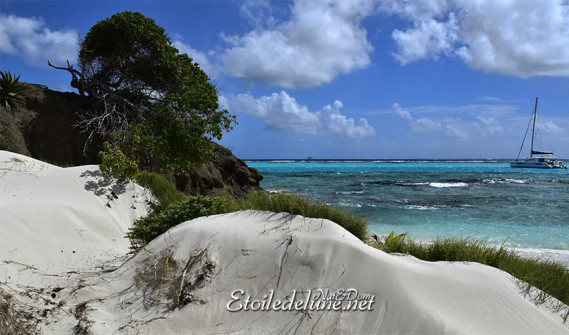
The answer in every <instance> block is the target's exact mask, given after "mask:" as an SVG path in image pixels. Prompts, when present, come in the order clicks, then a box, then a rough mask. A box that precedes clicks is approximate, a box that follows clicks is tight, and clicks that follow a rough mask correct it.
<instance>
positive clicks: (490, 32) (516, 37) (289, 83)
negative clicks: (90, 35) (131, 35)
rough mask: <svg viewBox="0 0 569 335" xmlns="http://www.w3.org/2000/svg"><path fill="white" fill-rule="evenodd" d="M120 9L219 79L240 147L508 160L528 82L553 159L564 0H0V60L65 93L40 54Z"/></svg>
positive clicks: (567, 53) (232, 140) (563, 140)
mask: <svg viewBox="0 0 569 335" xmlns="http://www.w3.org/2000/svg"><path fill="white" fill-rule="evenodd" d="M125 10H131V11H139V12H141V13H142V14H144V15H146V16H148V17H150V18H152V19H154V20H155V21H156V23H157V24H158V25H160V26H162V27H164V28H165V29H166V33H167V34H168V35H169V36H170V38H171V40H172V41H173V42H174V44H175V45H176V47H177V48H178V49H179V50H180V52H183V53H188V54H189V55H190V57H192V58H193V59H194V60H195V61H197V62H198V63H199V64H200V66H201V67H202V68H203V69H204V70H205V71H206V73H207V74H208V75H209V76H210V77H211V78H212V81H213V82H214V83H215V84H216V85H217V86H218V87H219V89H220V100H221V102H222V103H223V105H224V106H225V107H226V108H227V109H228V110H229V111H230V112H231V113H232V114H235V115H236V116H237V120H238V122H239V124H238V126H237V127H236V128H235V129H234V130H233V131H232V132H230V133H227V134H225V135H224V138H223V140H222V141H221V144H223V145H225V146H227V147H229V148H230V149H232V150H233V152H234V153H235V154H236V155H237V156H238V157H240V158H244V159H254V158H269V159H270V158H306V157H308V156H312V157H314V158H378V159H382V158H383V159H387V158H395V159H396V158H431V159H436V158H440V159H444V158H457V159H458V158H513V157H515V156H516V154H517V151H518V149H519V145H520V143H521V140H522V137H523V134H524V131H525V129H526V126H527V122H528V120H529V116H530V114H531V111H532V109H533V105H534V101H535V97H536V96H539V107H538V110H539V112H540V118H539V126H540V127H539V132H540V134H542V136H541V137H540V138H541V141H542V142H543V146H542V149H545V150H553V151H555V153H556V155H557V156H559V157H564V158H569V4H568V3H567V1H554V0H533V1H531V0H508V1H480V0H448V1H443V0H441V1H436V0H417V1H385V0H329V1H328V0H327V1H325V0H308V1H263V0H251V1H172V2H169V1H142V2H137V1H126V2H116V1H37V2H34V1H6V0H0V70H8V71H11V72H13V73H16V74H20V75H21V77H20V79H21V80H22V81H26V82H33V83H38V84H43V85H46V86H48V87H49V88H51V89H54V90H62V91H73V89H72V88H71V87H70V86H69V82H70V77H69V74H68V73H67V72H64V71H58V70H55V69H52V68H49V67H48V66H47V60H48V59H49V60H50V61H51V62H52V63H55V64H61V65H63V64H65V62H66V60H69V61H70V62H72V63H74V62H75V59H76V56H77V50H78V47H77V41H78V39H79V38H80V37H82V36H84V35H85V34H86V33H87V32H88V30H89V28H90V27H91V26H92V25H93V24H95V23H97V22H98V21H100V20H103V19H105V18H107V17H110V16H111V15H112V14H114V13H117V12H121V11H125ZM526 153H527V151H526Z"/></svg>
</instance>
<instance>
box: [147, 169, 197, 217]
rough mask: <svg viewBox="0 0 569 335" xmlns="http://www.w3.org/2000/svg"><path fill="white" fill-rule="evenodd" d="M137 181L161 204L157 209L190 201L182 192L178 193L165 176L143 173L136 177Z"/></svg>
mask: <svg viewBox="0 0 569 335" xmlns="http://www.w3.org/2000/svg"><path fill="white" fill-rule="evenodd" d="M136 181H137V182H138V183H139V184H140V185H141V186H143V187H146V188H147V189H149V190H150V192H152V194H153V195H154V197H156V199H158V201H159V202H160V203H159V204H158V205H157V206H156V207H157V208H158V209H163V208H166V207H167V206H169V205H170V204H173V203H176V202H182V201H185V200H188V197H186V196H185V195H184V194H183V193H182V192H180V191H178V190H177V189H176V187H175V186H174V184H172V182H170V181H169V180H168V179H166V178H165V177H164V176H162V175H159V174H156V173H153V172H147V171H141V172H140V173H139V174H138V175H137V176H136Z"/></svg>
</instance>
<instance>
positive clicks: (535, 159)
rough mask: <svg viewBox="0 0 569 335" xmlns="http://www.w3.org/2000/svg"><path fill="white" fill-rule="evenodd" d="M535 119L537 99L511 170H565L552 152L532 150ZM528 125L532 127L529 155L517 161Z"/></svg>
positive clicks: (511, 164) (511, 163)
mask: <svg viewBox="0 0 569 335" xmlns="http://www.w3.org/2000/svg"><path fill="white" fill-rule="evenodd" d="M536 119H537V98H535V107H534V108H533V113H532V114H531V118H530V123H529V124H528V128H527V129H526V134H525V135H524V140H523V141H522V145H521V147H520V151H519V152H518V157H517V158H516V160H515V161H513V162H510V167H513V168H538V169H566V168H567V167H566V166H565V165H563V162H562V161H560V160H558V159H557V158H555V157H553V152H548V151H538V150H534V148H533V140H534V137H535V123H536ZM530 124H533V125H532V131H531V149H530V154H529V157H527V158H524V159H519V158H520V153H521V152H522V149H523V147H524V142H525V140H526V137H527V134H528V130H529V125H530Z"/></svg>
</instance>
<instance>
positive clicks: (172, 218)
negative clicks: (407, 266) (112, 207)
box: [126, 195, 228, 250]
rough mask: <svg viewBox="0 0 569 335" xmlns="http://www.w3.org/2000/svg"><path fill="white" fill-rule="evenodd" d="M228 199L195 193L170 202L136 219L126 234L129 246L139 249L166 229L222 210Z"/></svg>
mask: <svg viewBox="0 0 569 335" xmlns="http://www.w3.org/2000/svg"><path fill="white" fill-rule="evenodd" d="M227 201H228V199H226V198H223V197H212V196H204V195H197V196H192V197H189V198H188V200H186V201H184V202H178V203H173V204H170V205H169V206H168V207H166V208H165V209H164V210H162V211H160V212H153V213H150V214H149V215H148V216H146V217H143V218H140V219H138V220H136V221H135V222H134V224H133V226H132V227H131V228H129V231H128V232H127V234H126V236H127V237H128V238H129V239H130V242H131V248H132V249H135V250H136V249H139V248H141V247H143V246H144V245H146V244H147V243H148V242H150V241H152V240H153V239H154V238H156V237H158V236H160V235H161V234H163V233H165V232H166V231H167V230H168V229H170V228H172V227H174V226H176V225H178V224H180V223H182V222H185V221H188V220H191V219H195V218H197V217H200V216H207V215H213V214H218V213H221V212H223V210H222V209H223V208H224V203H225V202H227Z"/></svg>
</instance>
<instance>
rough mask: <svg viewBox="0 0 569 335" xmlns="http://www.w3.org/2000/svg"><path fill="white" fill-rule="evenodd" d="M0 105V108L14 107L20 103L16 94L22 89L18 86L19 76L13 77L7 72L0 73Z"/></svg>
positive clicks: (20, 100)
mask: <svg viewBox="0 0 569 335" xmlns="http://www.w3.org/2000/svg"><path fill="white" fill-rule="evenodd" d="M0 76H1V78H0V103H1V104H2V106H5V107H8V106H14V105H15V104H16V103H19V102H22V99H20V97H18V94H19V93H20V92H21V91H22V90H23V89H24V87H23V86H22V85H21V84H20V82H19V80H20V76H17V77H16V76H13V75H12V74H11V73H10V72H8V71H2V72H0Z"/></svg>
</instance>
